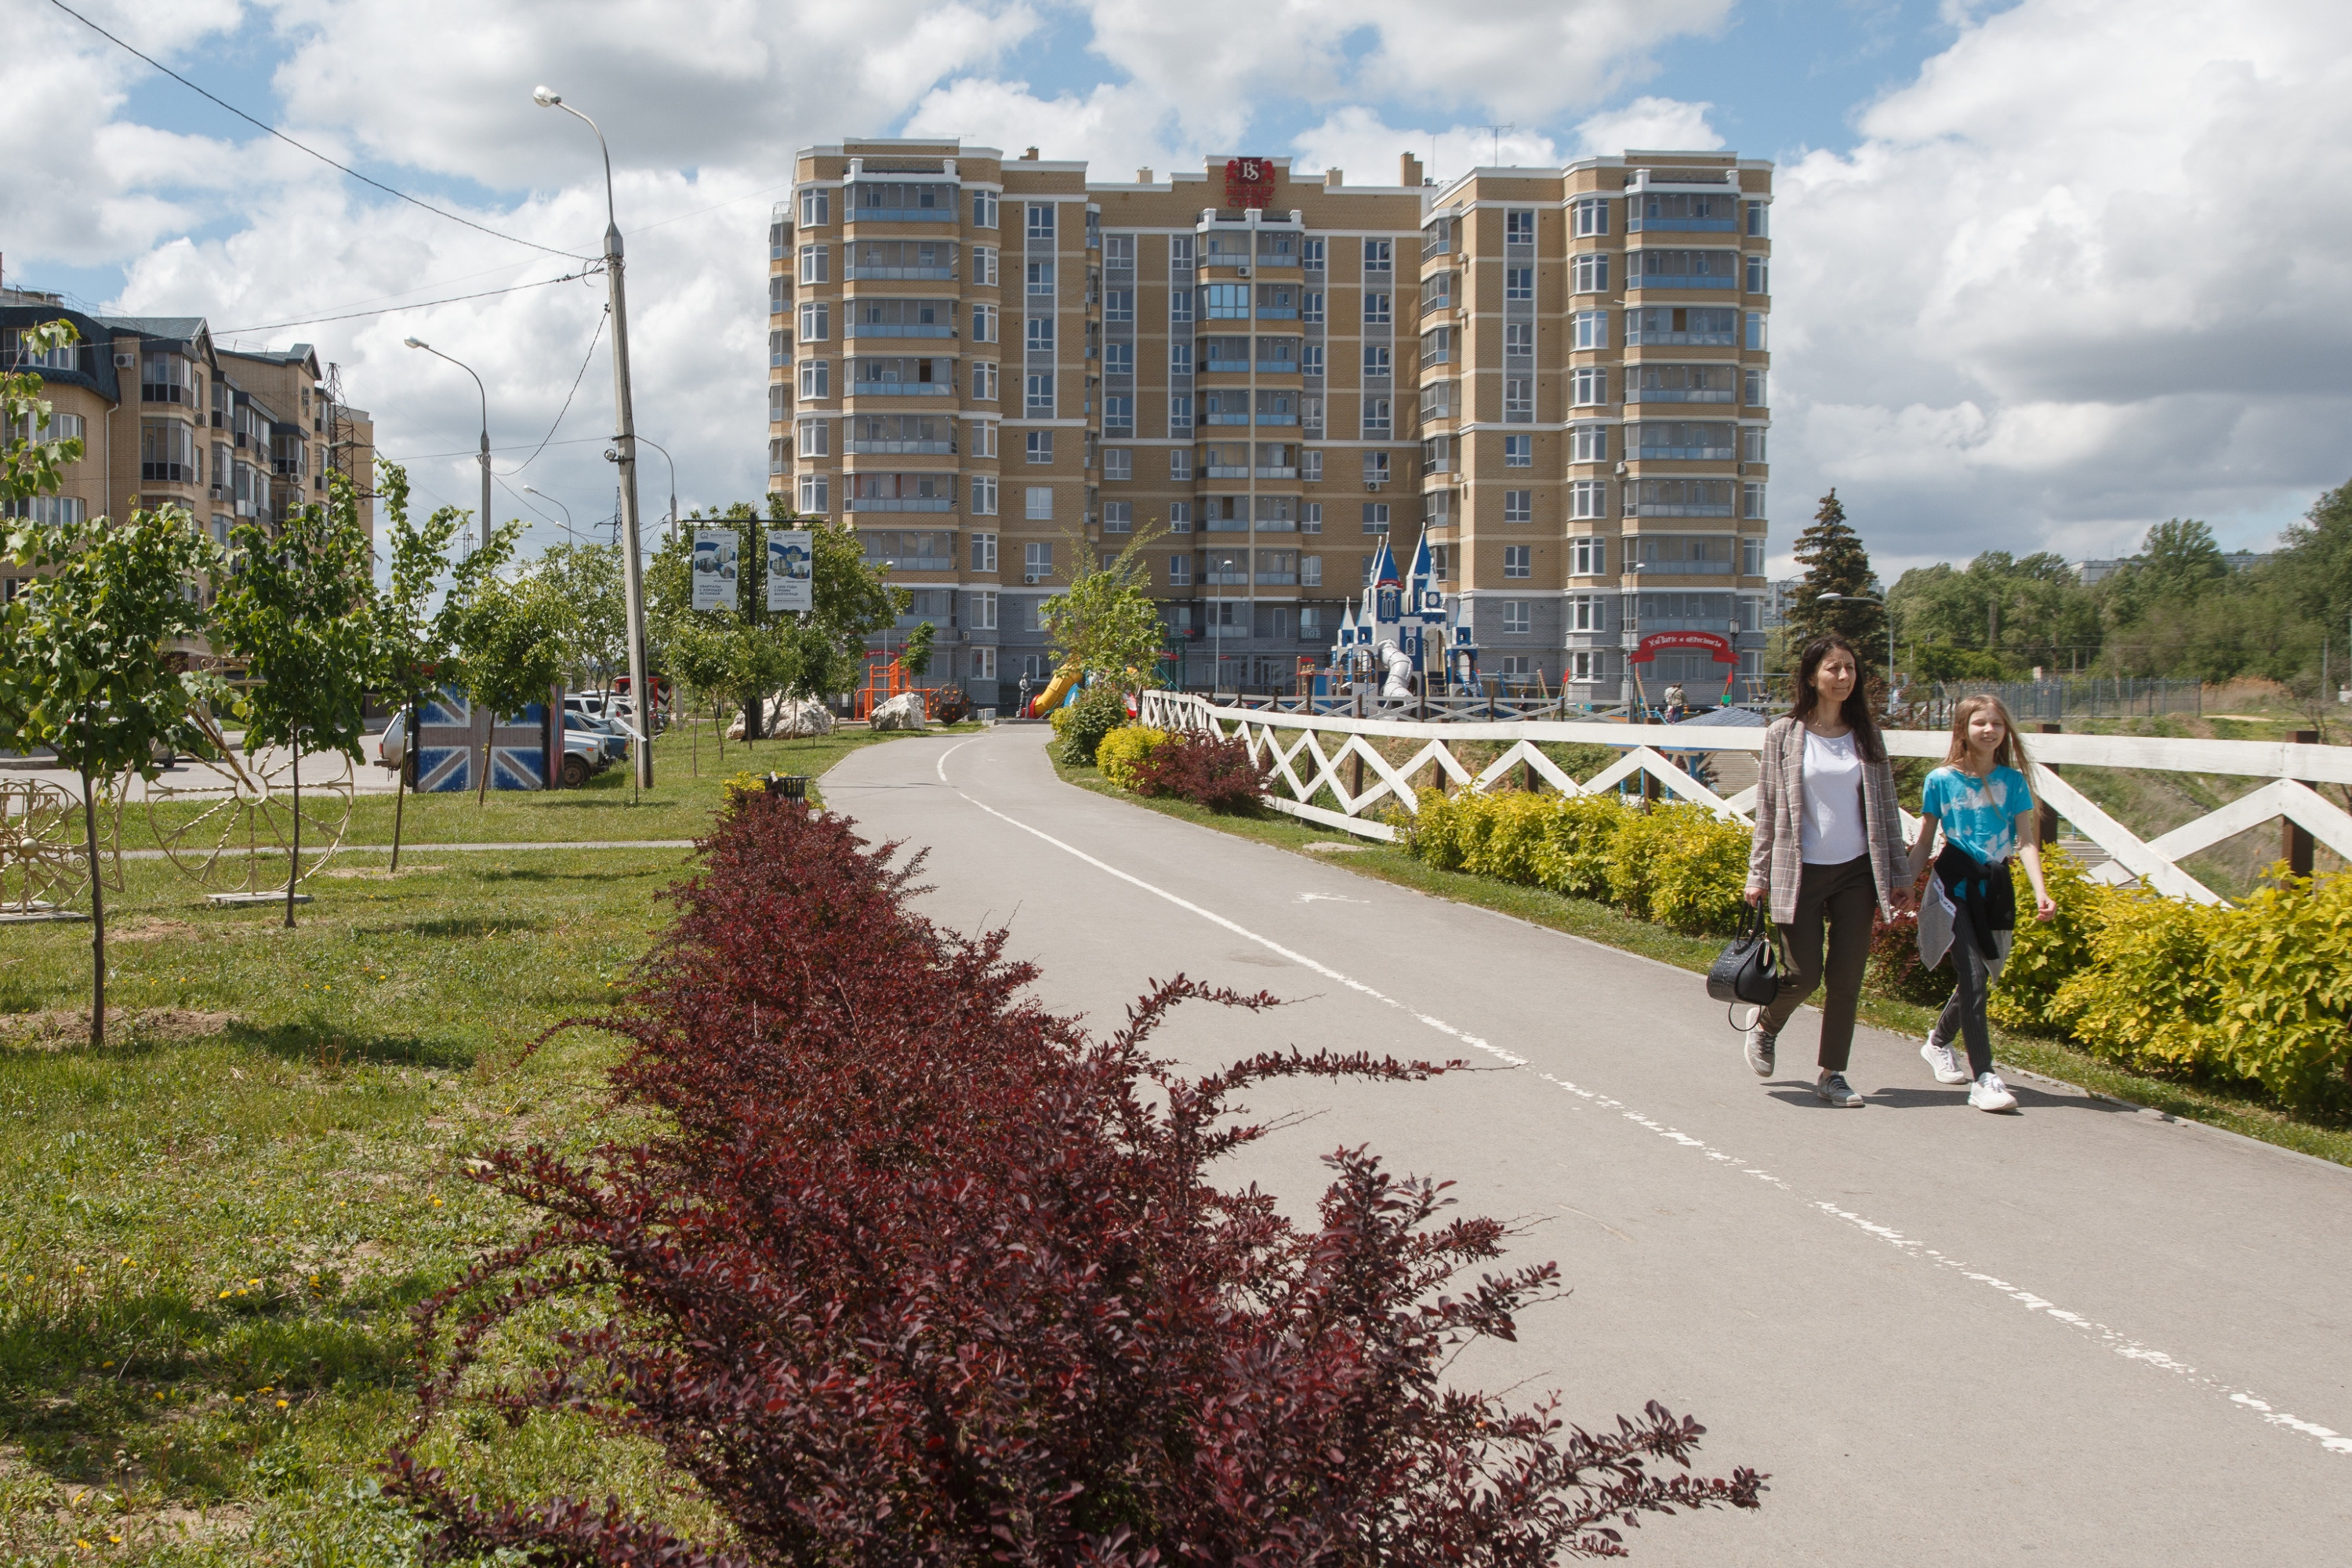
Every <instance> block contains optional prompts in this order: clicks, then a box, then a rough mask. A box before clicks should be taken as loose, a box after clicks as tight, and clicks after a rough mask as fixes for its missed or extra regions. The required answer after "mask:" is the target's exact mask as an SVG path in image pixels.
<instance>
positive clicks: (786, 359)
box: [768, 327, 793, 369]
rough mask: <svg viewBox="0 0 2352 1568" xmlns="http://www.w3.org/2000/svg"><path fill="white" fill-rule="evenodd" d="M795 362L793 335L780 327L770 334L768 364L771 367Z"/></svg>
mask: <svg viewBox="0 0 2352 1568" xmlns="http://www.w3.org/2000/svg"><path fill="white" fill-rule="evenodd" d="M790 363H793V335H792V333H790V332H788V331H784V330H783V329H782V328H781V327H779V328H778V329H776V331H772V332H770V333H769V334H768V364H769V367H770V368H771V369H774V368H777V367H779V366H782V365H788V364H790Z"/></svg>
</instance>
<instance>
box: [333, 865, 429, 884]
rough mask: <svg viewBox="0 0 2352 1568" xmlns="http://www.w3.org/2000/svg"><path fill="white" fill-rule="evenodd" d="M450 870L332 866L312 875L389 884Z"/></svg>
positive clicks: (412, 866)
mask: <svg viewBox="0 0 2352 1568" xmlns="http://www.w3.org/2000/svg"><path fill="white" fill-rule="evenodd" d="M447 869H448V867H446V866H417V865H413V864H412V865H407V866H403V867H402V868H400V869H399V871H398V872H396V873H395V872H393V871H388V870H386V869H384V868H383V867H381V866H331V867H329V868H326V869H324V870H320V871H313V872H311V873H310V875H312V876H314V877H332V878H334V879H336V880H338V881H373V882H388V881H390V880H392V879H393V878H394V876H395V875H397V876H402V877H421V876H424V875H425V873H426V872H428V871H446V870H447Z"/></svg>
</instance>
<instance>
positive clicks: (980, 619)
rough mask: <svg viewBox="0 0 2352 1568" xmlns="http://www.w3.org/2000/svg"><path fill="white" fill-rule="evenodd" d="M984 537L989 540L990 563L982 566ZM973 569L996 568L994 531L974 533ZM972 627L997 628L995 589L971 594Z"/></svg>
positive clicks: (986, 570) (975, 629) (990, 569)
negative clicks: (981, 546)
mask: <svg viewBox="0 0 2352 1568" xmlns="http://www.w3.org/2000/svg"><path fill="white" fill-rule="evenodd" d="M983 539H985V540H987V541H988V564H987V565H985V566H982V564H981V563H980V560H981V554H980V542H981V541H982V540H983ZM971 569H972V570H973V571H975V572H993V571H995V570H996V535H994V534H992V533H983V534H974V535H973V536H972V541H971ZM971 629H972V630H974V631H976V632H992V631H994V630H995V629H996V594H995V591H994V590H992V589H982V591H981V592H979V593H977V594H974V595H972V596H971Z"/></svg>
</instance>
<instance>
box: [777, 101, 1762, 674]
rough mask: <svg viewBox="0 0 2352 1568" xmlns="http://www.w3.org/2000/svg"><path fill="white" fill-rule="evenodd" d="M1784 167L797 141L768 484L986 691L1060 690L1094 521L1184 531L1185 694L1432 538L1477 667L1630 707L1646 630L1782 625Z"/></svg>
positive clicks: (1277, 645)
mask: <svg viewBox="0 0 2352 1568" xmlns="http://www.w3.org/2000/svg"><path fill="white" fill-rule="evenodd" d="M1769 173H1770V171H1769V166H1767V165H1762V164H1754V163H1737V162H1736V161H1735V160H1733V159H1732V158H1730V157H1728V156H1717V155H1712V154H1681V153H1661V154H1647V153H1628V154H1626V155H1625V156H1624V157H1622V158H1604V159H1593V160H1588V161H1585V162H1582V163H1577V164H1575V165H1572V166H1571V167H1570V168H1568V169H1565V170H1526V169H1482V170H1479V171H1476V172H1475V174H1471V175H1469V176H1466V177H1465V178H1464V179H1463V180H1461V181H1458V182H1456V183H1454V184H1451V185H1448V186H1446V187H1444V188H1442V189H1441V188H1438V187H1434V186H1432V185H1430V184H1427V183H1425V182H1424V180H1423V175H1422V172H1421V168H1420V165H1419V163H1417V161H1416V160H1414V159H1413V158H1412V157H1411V156H1410V155H1408V156H1405V157H1403V158H1402V159H1401V160H1400V168H1399V174H1398V183H1397V184H1393V185H1362V184H1348V183H1347V181H1346V178H1345V176H1344V174H1342V173H1341V172H1340V171H1337V170H1334V171H1330V172H1328V174H1323V175H1320V176H1317V177H1315V178H1313V179H1311V180H1297V179H1294V178H1293V177H1292V175H1291V171H1290V166H1289V163H1288V161H1287V160H1286V159H1279V158H1276V159H1257V158H1234V159H1212V160H1210V161H1209V162H1208V163H1207V165H1206V166H1205V167H1204V168H1203V169H1202V170H1201V171H1200V172H1198V173H1194V172H1191V171H1178V172H1175V173H1174V174H1171V176H1170V177H1169V178H1168V179H1166V180H1164V181H1162V180H1157V179H1155V178H1154V177H1153V174H1152V172H1151V171H1150V170H1148V169H1146V170H1139V171H1137V174H1136V178H1135V179H1134V181H1133V182H1131V183H1125V184H1104V183H1097V182H1089V181H1088V179H1087V167H1086V165H1085V164H1084V163H1052V162H1046V161H1044V160H1042V159H1040V158H1038V157H1037V156H1036V153H1035V150H1034V149H1032V150H1030V152H1029V153H1027V154H1025V155H1024V156H1023V157H1020V158H1014V159H1009V160H1008V159H1006V158H1004V157H1003V154H1002V153H999V152H997V151H996V150H994V149H989V148H971V147H964V146H961V144H960V143H958V142H946V141H871V142H844V143H842V144H841V145H839V146H830V147H816V148H810V149H806V150H804V151H803V152H802V153H800V154H799V157H798V163H797V169H796V175H795V178H796V189H795V191H794V194H793V200H791V201H790V202H787V203H782V204H779V205H778V206H777V208H776V210H775V214H774V216H773V221H772V226H771V229H770V235H769V259H770V279H769V311H770V321H769V326H770V331H769V364H770V384H769V407H768V416H769V422H770V442H769V468H770V485H771V489H774V490H777V491H781V492H783V493H785V494H788V495H790V496H791V497H792V498H793V500H794V502H795V504H796V505H797V507H798V509H799V510H802V511H803V512H807V513H814V514H820V515H824V516H828V517H837V518H846V519H847V520H848V521H851V522H853V523H854V524H855V525H856V528H857V530H858V531H859V533H860V535H861V537H862V538H863V539H864V541H865V544H866V553H867V555H868V557H869V558H870V559H873V560H876V561H879V562H884V563H888V564H889V566H890V569H891V573H892V576H893V579H894V581H897V582H898V583H899V584H902V585H904V586H906V587H907V588H908V589H909V590H910V591H911V592H912V593H913V595H914V605H913V608H912V610H911V611H910V612H909V614H908V616H906V617H905V624H906V625H907V626H913V625H914V624H915V623H916V622H918V621H921V620H929V621H930V622H931V623H932V624H933V626H936V627H937V628H939V630H940V640H939V646H940V649H941V652H942V655H943V656H944V657H943V659H942V661H941V663H942V664H943V665H944V668H941V667H940V666H935V673H936V674H940V675H943V676H946V677H948V678H950V679H956V680H960V681H961V682H963V683H964V684H965V685H966V687H967V688H968V689H971V691H972V693H973V695H974V696H975V697H976V698H978V699H979V700H982V702H1002V701H1003V700H1005V699H1006V698H1008V697H1009V696H1010V695H1011V692H1012V690H1013V688H1014V687H1015V686H1016V684H1017V682H1018V681H1019V680H1020V679H1021V678H1022V677H1023V676H1024V675H1026V676H1029V677H1031V678H1032V679H1034V680H1037V681H1039V682H1041V683H1042V680H1043V679H1044V678H1045V675H1046V674H1047V672H1048V668H1049V663H1050V660H1049V655H1048V652H1047V648H1046V645H1045V636H1044V634H1043V632H1042V631H1041V630H1040V629H1039V628H1038V622H1037V609H1038V605H1040V604H1041V603H1042V602H1043V601H1044V600H1045V599H1046V598H1047V597H1049V596H1050V595H1053V594H1054V593H1055V592H1056V591H1058V590H1059V589H1060V588H1062V587H1064V586H1066V584H1067V582H1068V574H1069V572H1070V570H1071V567H1072V563H1073V552H1074V551H1075V550H1076V548H1077V546H1078V543H1079V542H1081V541H1083V542H1087V544H1089V545H1091V547H1092V548H1094V549H1096V550H1097V551H1098V552H1101V553H1103V554H1105V555H1108V554H1111V553H1115V552H1118V550H1120V549H1121V548H1123V547H1124V546H1125V545H1126V544H1127V543H1129V542H1131V541H1132V540H1134V538H1135V537H1136V535H1137V531H1139V530H1149V531H1152V532H1153V533H1155V534H1157V535H1159V537H1157V538H1156V539H1154V540H1153V541H1152V542H1150V544H1149V545H1148V546H1147V547H1146V552H1145V558H1146V561H1147V563H1148V564H1149V566H1150V574H1151V584H1152V592H1153V594H1154V595H1155V597H1157V598H1158V599H1159V600H1160V603H1161V605H1162V609H1163V614H1164V616H1165V618H1166V620H1167V622H1168V625H1169V627H1170V631H1171V643H1172V644H1173V645H1175V646H1176V647H1180V648H1181V650H1182V651H1183V655H1184V658H1183V664H1184V669H1183V675H1184V679H1185V681H1186V683H1187V684H1188V685H1192V686H1195V687H1207V686H1209V685H1211V684H1212V683H1214V684H1216V685H1218V686H1221V687H1223V688H1224V689H1234V688H1235V687H1236V686H1239V687H1244V688H1251V689H1264V688H1268V687H1275V688H1280V689H1289V688H1290V686H1291V685H1292V684H1293V682H1294V681H1295V679H1296V677H1297V668H1298V665H1299V661H1300V659H1301V658H1306V659H1308V660H1312V661H1320V660H1322V659H1324V658H1326V656H1328V651H1329V649H1330V647H1331V645H1332V642H1333V637H1334V634H1335V632H1336V630H1337V627H1338V624H1339V618H1340V616H1341V615H1342V613H1343V612H1344V610H1345V607H1346V605H1348V604H1349V602H1350V601H1352V600H1354V599H1355V598H1356V597H1358V595H1360V591H1361V589H1362V588H1363V586H1364V585H1365V584H1367V583H1368V582H1369V580H1370V572H1371V570H1372V563H1373V561H1374V559H1375V557H1376V556H1377V554H1378V552H1379V550H1380V547H1381V544H1382V543H1383V542H1386V543H1387V544H1388V545H1389V546H1390V548H1391V551H1392V552H1393V553H1394V556H1395V559H1396V560H1398V561H1399V562H1407V561H1410V560H1411V559H1412V552H1413V549H1414V546H1415V545H1416V544H1417V542H1419V540H1420V537H1421V535H1422V532H1423V530H1424V529H1426V530H1427V531H1428V534H1429V538H1430V540H1431V542H1432V543H1433V546H1434V547H1435V554H1436V560H1437V563H1438V567H1439V572H1440V574H1441V583H1442V585H1443V586H1444V587H1445V588H1446V589H1447V591H1448V593H1449V595H1450V597H1451V602H1452V603H1453V604H1454V605H1455V607H1456V609H1457V613H1458V614H1460V615H1463V616H1466V617H1467V618H1468V620H1469V622H1470V624H1471V626H1472V627H1473V631H1474V637H1475V642H1476V644H1477V646H1478V647H1479V648H1480V652H1481V659H1482V668H1483V670H1484V672H1485V673H1487V674H1491V675H1496V676H1500V677H1502V678H1504V679H1508V680H1512V681H1520V680H1526V681H1533V680H1534V679H1538V676H1540V678H1541V679H1543V680H1544V682H1545V683H1546V684H1547V685H1548V686H1550V687H1553V688H1555V689H1556V688H1557V687H1558V686H1559V683H1560V682H1562V681H1563V680H1566V681H1568V682H1570V694H1571V695H1572V696H1576V697H1579V698H1580V699H1582V700H1593V701H1613V700H1617V698H1618V697H1619V695H1620V692H1621V688H1624V687H1627V686H1629V685H1630V671H1631V668H1632V666H1631V665H1629V663H1628V662H1627V659H1628V656H1629V655H1630V654H1632V653H1633V651H1634V648H1635V646H1636V644H1637V639H1638V638H1639V637H1641V636H1642V635H1644V630H1645V628H1650V629H1655V628H1660V627H1664V626H1666V625H1667V624H1668V623H1670V622H1671V623H1674V624H1675V625H1680V624H1682V623H1683V622H1688V623H1690V624H1691V625H1692V626H1699V625H1700V624H1702V623H1704V625H1705V626H1706V628H1708V629H1709V630H1712V631H1715V632H1718V633H1725V632H1728V630H1729V628H1731V627H1733V626H1748V627H1753V626H1756V625H1757V624H1758V623H1757V616H1756V614H1755V607H1754V605H1753V603H1752V602H1751V601H1752V600H1753V599H1754V598H1755V597H1757V596H1759V595H1761V593H1762V592H1763V582H1762V577H1761V572H1762V561H1761V553H1760V546H1761V531H1762V528H1763V489H1762V484H1763V475H1762V468H1761V462H1762V445H1761V434H1762V421H1763V417H1764V408H1763V386H1764V384H1763V379H1762V367H1763V364H1764V353H1763V344H1764V336H1763V332H1764V329H1763V320H1764V295H1765V290H1764V288H1763V279H1762V277H1761V275H1760V273H1759V272H1758V271H1757V270H1756V268H1757V267H1758V266H1759V264H1760V263H1761V262H1762V260H1763V258H1764V254H1765V245H1766V242H1765V240H1764V238H1763V235H1764V232H1765V228H1766V225H1765V224H1764V221H1763V218H1762V213H1763V208H1764V204H1765V203H1766V202H1768V201H1769ZM1660 241H1664V244H1660V243H1659V242H1660ZM1751 258H1752V259H1751ZM1693 268H1696V271H1694V270H1693ZM1629 269H1632V270H1629ZM1596 321H1597V322H1598V323H1599V324H1598V325H1596V324H1595V323H1596ZM1727 377H1728V380H1727V379H1726V378H1727ZM1743 377H1748V378H1750V379H1747V380H1743ZM1726 387H1729V388H1731V392H1730V394H1729V395H1719V394H1722V393H1723V392H1724V389H1725V388H1726ZM1743 396H1744V397H1745V398H1746V402H1745V403H1744V404H1743V403H1739V402H1738V399H1739V398H1741V397H1743ZM1668 401H1676V402H1682V403H1693V402H1699V403H1705V402H1719V403H1721V404H1723V405H1724V406H1723V407H1721V408H1719V409H1698V410H1693V409H1685V408H1677V409H1673V410H1666V409H1664V408H1663V405H1664V403H1666V402H1668ZM1643 402H1653V403H1656V404H1658V405H1661V407H1660V408H1659V409H1658V410H1657V412H1658V413H1659V414H1660V415H1661V417H1660V418H1658V419H1656V420H1654V421H1645V420H1644V418H1643V414H1644V412H1645V411H1643V410H1640V409H1637V408H1635V407H1634V406H1633V405H1636V404H1638V403H1643ZM1669 413H1670V414H1672V415H1674V416H1675V417H1674V418H1672V419H1666V418H1664V417H1663V416H1664V415H1665V414H1669ZM1751 426H1752V427H1753V429H1754V430H1755V437H1754V440H1753V442H1752V443H1751V444H1750V445H1748V446H1743V445H1742V443H1743V442H1744V441H1746V440H1747V437H1744V436H1738V435H1734V434H1732V433H1731V432H1733V431H1734V430H1735V428H1738V429H1743V430H1744V429H1746V428H1748V427H1751ZM1743 485H1747V486H1750V487H1752V488H1751V489H1745V490H1743V489H1742V486H1743ZM1668 520H1672V521H1668ZM1751 539H1752V540H1753V541H1754V542H1755V546H1756V548H1755V550H1754V551H1753V552H1751V551H1749V550H1748V548H1747V547H1746V546H1747V542H1748V541H1749V540H1751ZM1751 557H1752V558H1751ZM1750 590H1752V592H1751V591H1750ZM1604 599H1605V600H1607V601H1609V602H1608V603H1606V604H1605V605H1604V604H1602V603H1601V601H1602V600H1604ZM1743 605H1745V606H1746V607H1745V608H1743V607H1742V606H1743ZM1743 616H1744V617H1745V619H1744V620H1743V618H1742V617H1743ZM1739 635H1740V637H1741V638H1742V647H1743V648H1744V649H1745V650H1746V651H1747V652H1748V654H1749V655H1750V657H1751V658H1752V656H1753V654H1754V652H1755V651H1756V650H1759V649H1760V647H1761V643H1762V636H1761V633H1760V632H1752V631H1751V632H1745V633H1742V634H1739ZM1694 657H1696V658H1697V659H1699V660H1700V661H1701V662H1708V661H1707V660H1706V655H1704V654H1701V655H1698V656H1692V655H1689V654H1687V653H1685V652H1681V651H1676V652H1674V653H1672V654H1668V655H1661V656H1658V657H1657V658H1654V659H1645V661H1644V668H1645V669H1646V670H1647V671H1648V672H1649V674H1648V675H1645V678H1644V679H1650V678H1651V677H1652V676H1655V677H1661V678H1677V677H1680V676H1681V675H1682V668H1681V663H1679V662H1672V661H1685V662H1687V661H1689V660H1690V659H1692V658H1694ZM1709 668H1715V667H1714V666H1713V665H1712V664H1711V662H1710V663H1709ZM1656 684H1659V685H1663V684H1664V679H1658V680H1657V681H1656Z"/></svg>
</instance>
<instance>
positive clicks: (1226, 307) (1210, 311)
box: [1201, 283, 1250, 321]
mask: <svg viewBox="0 0 2352 1568" xmlns="http://www.w3.org/2000/svg"><path fill="white" fill-rule="evenodd" d="M1201 313H1202V315H1203V316H1206V317H1207V318H1208V319H1209V320H1210V321H1248V320H1249V313H1250V291H1249V285H1248V284H1246V283H1212V284H1210V285H1209V286H1208V287H1207V288H1205V289H1202V290H1201Z"/></svg>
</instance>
